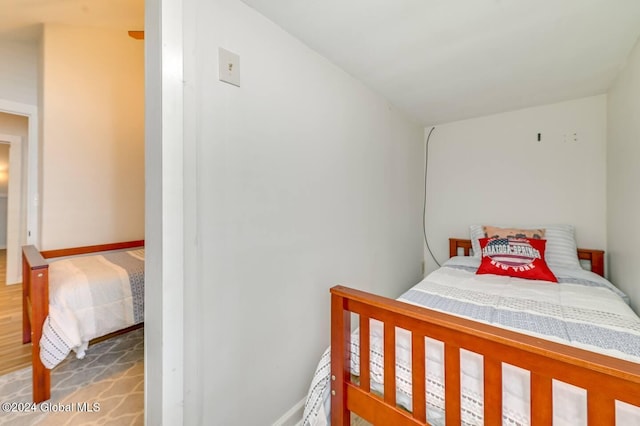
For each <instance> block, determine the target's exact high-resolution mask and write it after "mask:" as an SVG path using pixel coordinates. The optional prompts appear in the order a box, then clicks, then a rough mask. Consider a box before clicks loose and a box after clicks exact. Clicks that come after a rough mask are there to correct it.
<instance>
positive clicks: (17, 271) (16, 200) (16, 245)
mask: <svg viewBox="0 0 640 426" xmlns="http://www.w3.org/2000/svg"><path fill="white" fill-rule="evenodd" d="M0 142H3V143H4V142H8V143H9V187H8V191H9V193H8V194H7V195H4V197H6V198H8V204H7V217H6V220H7V234H6V237H7V241H6V247H4V248H6V249H7V263H6V267H7V274H6V283H7V284H8V285H10V284H20V283H22V252H21V249H20V247H22V245H24V244H25V242H26V241H27V236H26V233H27V230H26V223H25V221H26V220H25V216H26V212H25V209H24V206H23V197H24V183H23V182H22V180H23V179H22V151H23V146H22V137H20V136H17V135H5V134H0ZM4 197H2V196H0V198H4Z"/></svg>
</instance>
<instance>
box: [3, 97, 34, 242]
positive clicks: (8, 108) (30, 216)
mask: <svg viewBox="0 0 640 426" xmlns="http://www.w3.org/2000/svg"><path fill="white" fill-rule="evenodd" d="M0 112H5V113H7V114H14V115H22V116H24V117H27V120H28V124H27V128H28V130H27V140H26V144H25V145H26V149H27V165H26V167H27V173H26V182H23V184H25V183H26V186H27V195H26V196H27V202H26V218H25V219H26V225H27V226H26V233H27V235H26V243H27V244H35V245H36V246H38V247H40V205H39V188H40V182H39V177H40V176H39V173H38V170H39V169H38V161H39V149H38V145H39V144H38V141H39V139H38V125H39V122H38V107H36V106H35V105H29V104H23V103H20V102H13V101H9V100H5V99H0ZM22 148H23V150H24V148H25V146H22Z"/></svg>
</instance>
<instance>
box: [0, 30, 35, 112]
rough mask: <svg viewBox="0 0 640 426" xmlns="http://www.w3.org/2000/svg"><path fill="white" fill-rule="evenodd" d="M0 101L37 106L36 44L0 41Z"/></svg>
mask: <svg viewBox="0 0 640 426" xmlns="http://www.w3.org/2000/svg"><path fill="white" fill-rule="evenodd" d="M0 58H2V60H1V61H0V99H3V100H7V101H13V102H20V103H24V104H29V105H37V103H38V97H37V86H38V85H37V82H38V77H37V76H38V47H37V45H36V43H27V42H18V41H9V40H0Z"/></svg>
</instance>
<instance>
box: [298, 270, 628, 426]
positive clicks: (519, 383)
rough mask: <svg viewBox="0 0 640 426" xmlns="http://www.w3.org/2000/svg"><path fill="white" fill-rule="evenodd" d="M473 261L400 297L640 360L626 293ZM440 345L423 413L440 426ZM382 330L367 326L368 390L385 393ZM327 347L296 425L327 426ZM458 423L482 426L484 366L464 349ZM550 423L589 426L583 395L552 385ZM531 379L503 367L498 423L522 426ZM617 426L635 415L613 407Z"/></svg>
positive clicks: (402, 394)
mask: <svg viewBox="0 0 640 426" xmlns="http://www.w3.org/2000/svg"><path fill="white" fill-rule="evenodd" d="M479 262H480V260H479V259H475V258H471V257H456V258H453V259H450V260H449V261H447V262H446V263H445V265H443V267H442V268H440V269H438V270H437V271H434V272H433V273H431V274H430V275H429V276H428V277H426V278H425V279H424V280H423V281H422V282H420V283H419V284H417V285H416V286H414V287H413V288H411V289H410V290H408V291H407V292H406V293H405V294H403V295H402V296H401V297H400V298H399V300H401V301H404V302H407V303H412V304H416V305H421V306H426V307H429V308H431V309H435V310H439V311H443V312H447V313H452V314H454V315H458V316H461V317H466V318H470V319H474V320H477V321H480V322H485V323H487V324H492V325H495V326H499V327H502V328H507V329H510V330H515V331H518V332H522V333H526V334H530V335H534V336H540V337H543V338H545V339H547V340H553V341H556V342H560V343H564V344H570V345H574V346H578V347H581V348H583V349H587V350H592V351H595V352H600V353H604V354H607V355H611V356H615V357H620V358H624V359H627V360H630V361H633V362H640V318H638V316H636V315H635V314H634V313H633V311H632V310H631V309H630V308H629V306H628V305H627V304H626V303H625V300H624V295H623V294H622V293H621V292H620V291H619V290H618V289H616V288H615V287H614V286H613V285H611V283H609V282H608V281H606V280H605V279H603V278H601V277H599V276H597V275H596V274H593V273H591V272H589V271H582V270H554V273H555V274H556V276H557V278H558V280H559V281H560V282H559V283H558V284H555V283H548V282H544V281H529V280H523V279H518V278H511V277H499V276H496V275H476V274H475V270H476V269H477V268H478V265H479ZM357 333H358V331H356V332H355V333H354V334H355V336H354V338H353V339H352V344H351V371H352V373H353V374H354V375H359V371H360V366H359V348H358V338H357ZM396 342H397V346H396V371H397V377H396V386H397V401H398V404H399V405H401V406H403V407H405V408H406V409H408V410H411V339H410V334H409V333H408V332H406V331H404V330H397V332H396ZM442 346H443V345H442V343H441V342H437V341H434V340H431V339H428V340H427V369H426V370H427V378H426V381H427V385H426V388H427V389H426V393H427V416H428V421H429V422H430V423H431V424H435V425H438V424H444V379H443V377H444V366H443V358H444V357H443V348H442ZM382 348H383V329H382V326H381V324H380V323H378V322H377V321H375V320H373V321H372V322H371V387H372V389H373V390H374V391H377V392H382V390H383V377H384V372H383V365H384V364H383V358H382V352H383V351H382ZM330 358H331V357H330V352H329V349H327V351H326V352H325V353H324V354H323V356H322V358H321V360H320V363H319V364H318V368H317V370H316V373H315V375H314V378H313V381H312V383H311V386H310V389H309V394H308V397H307V401H306V404H305V412H304V417H303V424H304V425H305V426H307V425H312V426H319V425H326V424H329V418H330V415H329V409H330V401H329V375H330ZM461 366H462V373H461V375H462V378H461V380H462V383H461V385H462V386H461V387H462V394H463V398H462V401H461V404H462V413H461V414H462V420H463V424H472V425H475V424H478V425H481V424H483V367H482V357H481V356H480V355H477V354H474V353H470V352H467V351H464V350H463V351H462V352H461ZM553 389H554V392H553V400H554V425H583V424H584V425H586V393H585V391H584V390H582V389H579V388H575V387H573V386H570V385H568V384H565V383H561V382H557V381H554V383H553ZM529 392H530V386H529V372H527V371H524V370H521V369H519V368H516V367H513V366H510V365H503V423H504V424H517V425H527V424H529V423H530V413H529V396H530V395H529ZM616 423H617V424H618V425H640V409H639V408H637V407H632V406H629V405H627V404H623V403H619V402H617V403H616Z"/></svg>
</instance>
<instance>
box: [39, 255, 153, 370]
mask: <svg viewBox="0 0 640 426" xmlns="http://www.w3.org/2000/svg"><path fill="white" fill-rule="evenodd" d="M143 321H144V249H143V248H141V249H136V250H127V251H116V252H108V253H102V254H96V255H90V256H80V257H71V258H65V259H60V260H56V261H53V262H51V263H50V264H49V315H48V316H47V318H46V319H45V322H44V325H43V330H42V338H41V339H40V359H41V360H42V363H43V365H44V366H45V367H47V368H53V367H55V366H56V365H57V364H59V363H60V362H61V361H62V360H64V359H65V358H66V357H67V355H68V354H69V353H70V352H71V351H72V350H73V351H75V352H76V356H77V357H78V358H84V356H85V351H86V349H87V347H88V344H89V341H90V340H91V339H94V338H96V337H100V336H104V335H106V334H109V333H112V332H114V331H117V330H121V329H123V328H127V327H130V326H132V325H135V324H138V323H141V322H143Z"/></svg>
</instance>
